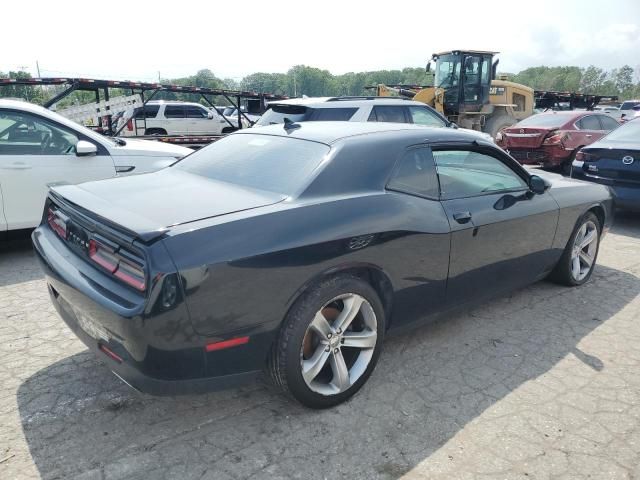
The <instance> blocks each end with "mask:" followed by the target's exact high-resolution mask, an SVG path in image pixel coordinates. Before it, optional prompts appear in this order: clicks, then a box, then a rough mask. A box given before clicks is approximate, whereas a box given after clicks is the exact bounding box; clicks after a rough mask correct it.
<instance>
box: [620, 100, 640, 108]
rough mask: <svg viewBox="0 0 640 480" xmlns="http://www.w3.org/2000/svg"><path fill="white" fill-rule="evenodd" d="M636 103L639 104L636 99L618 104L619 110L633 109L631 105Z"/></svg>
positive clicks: (633, 105)
mask: <svg viewBox="0 0 640 480" xmlns="http://www.w3.org/2000/svg"><path fill="white" fill-rule="evenodd" d="M636 105H640V102H638V101H631V102H624V103H623V104H622V105H621V106H620V110H631V109H633V107H635V106H636Z"/></svg>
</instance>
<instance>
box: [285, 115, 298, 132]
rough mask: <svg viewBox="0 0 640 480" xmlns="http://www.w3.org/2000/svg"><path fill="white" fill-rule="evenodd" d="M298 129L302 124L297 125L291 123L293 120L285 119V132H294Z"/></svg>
mask: <svg viewBox="0 0 640 480" xmlns="http://www.w3.org/2000/svg"><path fill="white" fill-rule="evenodd" d="M296 128H300V124H299V123H295V122H293V121H291V119H289V118H287V117H285V118H284V129H285V130H293V129H296Z"/></svg>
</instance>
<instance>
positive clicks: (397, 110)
mask: <svg viewBox="0 0 640 480" xmlns="http://www.w3.org/2000/svg"><path fill="white" fill-rule="evenodd" d="M404 109H405V107H403V106H400V105H397V106H396V105H384V106H377V107H373V110H372V111H371V115H369V121H370V122H392V123H407V119H406V117H405V115H404ZM372 117H373V118H375V120H372Z"/></svg>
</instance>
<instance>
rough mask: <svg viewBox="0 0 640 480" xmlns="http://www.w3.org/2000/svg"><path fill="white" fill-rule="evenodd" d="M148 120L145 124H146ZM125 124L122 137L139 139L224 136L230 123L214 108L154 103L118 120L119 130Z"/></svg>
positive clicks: (175, 103) (188, 104)
mask: <svg viewBox="0 0 640 480" xmlns="http://www.w3.org/2000/svg"><path fill="white" fill-rule="evenodd" d="M145 118H146V122H145ZM123 122H126V126H125V127H124V128H123V129H122V130H121V132H120V135H121V136H125V137H127V136H136V135H221V134H222V133H226V130H225V128H226V127H230V125H229V123H227V121H226V120H225V119H224V118H222V116H221V115H220V114H219V113H218V111H217V110H216V109H215V108H207V107H205V106H204V105H200V104H199V103H191V102H173V101H163V100H158V101H151V102H148V103H147V104H146V105H145V106H144V107H136V108H132V109H130V110H127V111H126V112H125V113H124V115H122V116H120V118H118V121H117V124H116V129H119V128H120V127H121V126H122V123H123Z"/></svg>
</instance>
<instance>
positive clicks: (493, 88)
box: [373, 50, 535, 137]
mask: <svg viewBox="0 0 640 480" xmlns="http://www.w3.org/2000/svg"><path fill="white" fill-rule="evenodd" d="M497 53H498V52H485V51H479V50H452V51H450V52H442V53H435V54H433V57H432V61H431V62H430V63H429V64H428V65H427V72H430V71H431V65H432V63H434V64H435V71H434V86H429V87H415V86H407V85H393V86H387V85H377V86H376V87H373V88H376V92H377V95H378V96H392V95H400V96H403V97H409V98H412V99H413V100H417V101H419V102H423V103H426V104H428V105H431V106H432V107H434V108H435V109H436V110H438V111H439V112H440V113H442V114H444V115H445V116H446V117H447V118H448V119H449V120H450V121H452V122H455V123H457V124H458V125H459V126H460V127H462V128H470V129H474V130H481V131H483V132H487V133H488V134H490V135H491V136H492V137H495V135H496V133H498V131H500V129H502V128H504V127H508V126H510V125H513V124H514V123H517V122H518V121H520V120H522V119H523V118H526V117H528V116H530V115H532V114H533V108H534V101H535V100H534V91H533V89H532V88H529V87H527V86H525V85H520V84H518V83H514V82H509V81H507V80H499V79H496V78H495V77H496V69H497V66H498V60H496V61H495V62H494V61H493V56H494V55H496V54H497Z"/></svg>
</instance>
